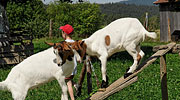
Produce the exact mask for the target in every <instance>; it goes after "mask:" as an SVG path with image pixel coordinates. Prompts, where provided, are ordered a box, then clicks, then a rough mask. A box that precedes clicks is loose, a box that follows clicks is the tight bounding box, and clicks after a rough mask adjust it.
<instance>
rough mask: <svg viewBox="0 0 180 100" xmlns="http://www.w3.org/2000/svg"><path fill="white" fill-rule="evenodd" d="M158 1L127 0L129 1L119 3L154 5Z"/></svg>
mask: <svg viewBox="0 0 180 100" xmlns="http://www.w3.org/2000/svg"><path fill="white" fill-rule="evenodd" d="M154 1H156V0H127V1H121V2H119V3H124V4H136V5H151V6H152V5H154V4H153V2H154Z"/></svg>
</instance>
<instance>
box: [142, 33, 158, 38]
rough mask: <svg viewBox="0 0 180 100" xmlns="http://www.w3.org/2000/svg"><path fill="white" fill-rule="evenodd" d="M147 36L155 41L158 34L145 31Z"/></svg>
mask: <svg viewBox="0 0 180 100" xmlns="http://www.w3.org/2000/svg"><path fill="white" fill-rule="evenodd" d="M145 35H146V36H148V37H150V38H153V39H155V38H156V37H157V34H156V33H155V32H148V31H145Z"/></svg>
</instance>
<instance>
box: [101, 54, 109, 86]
mask: <svg viewBox="0 0 180 100" xmlns="http://www.w3.org/2000/svg"><path fill="white" fill-rule="evenodd" d="M99 60H100V61H101V72H102V83H101V88H106V87H107V86H108V78H107V73H106V63H107V56H106V55H105V54H104V55H103V56H100V57H99Z"/></svg>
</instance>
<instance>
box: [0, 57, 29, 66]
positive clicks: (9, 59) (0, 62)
mask: <svg viewBox="0 0 180 100" xmlns="http://www.w3.org/2000/svg"><path fill="white" fill-rule="evenodd" d="M25 58H26V56H16V57H6V58H1V59H0V65H5V64H18V63H20V62H21V61H23V60H24V59H25Z"/></svg>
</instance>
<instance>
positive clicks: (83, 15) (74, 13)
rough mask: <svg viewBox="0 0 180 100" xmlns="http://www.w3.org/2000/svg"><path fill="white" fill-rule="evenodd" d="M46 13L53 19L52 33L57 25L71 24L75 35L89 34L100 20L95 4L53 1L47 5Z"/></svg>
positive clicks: (96, 27)
mask: <svg viewBox="0 0 180 100" xmlns="http://www.w3.org/2000/svg"><path fill="white" fill-rule="evenodd" d="M47 13H48V15H49V18H50V19H53V23H54V24H53V28H54V29H53V33H56V34H57V33H58V30H57V29H58V28H59V26H62V25H65V24H71V25H72V26H73V27H74V29H75V37H79V36H81V37H85V36H89V35H91V34H92V33H94V32H95V31H96V30H98V29H99V28H100V23H101V21H102V20H101V18H102V14H101V13H100V9H99V6H98V5H97V4H90V3H76V4H70V3H61V2H55V3H54V4H50V5H49V6H48V8H47ZM54 35H55V34H54Z"/></svg>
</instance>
